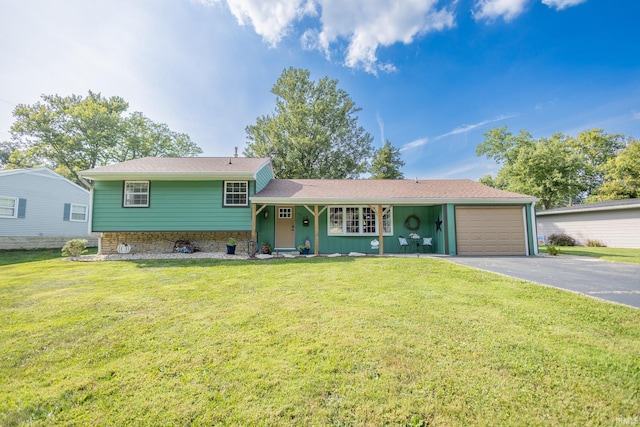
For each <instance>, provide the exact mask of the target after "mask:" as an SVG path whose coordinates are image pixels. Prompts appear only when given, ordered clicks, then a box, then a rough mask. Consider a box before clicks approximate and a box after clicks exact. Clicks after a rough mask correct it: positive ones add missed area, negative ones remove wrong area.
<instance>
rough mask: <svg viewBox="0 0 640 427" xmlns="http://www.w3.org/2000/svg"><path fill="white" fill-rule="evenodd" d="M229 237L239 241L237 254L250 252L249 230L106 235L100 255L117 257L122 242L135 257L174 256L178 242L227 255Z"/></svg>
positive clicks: (200, 249)
mask: <svg viewBox="0 0 640 427" xmlns="http://www.w3.org/2000/svg"><path fill="white" fill-rule="evenodd" d="M229 237H233V238H234V239H236V245H237V247H236V253H245V252H246V251H247V242H248V241H249V240H250V238H251V232H249V231H170V232H168V231H163V232H160V231H158V232H135V233H132V232H113V233H111V232H105V233H102V237H101V238H100V255H111V254H117V253H118V250H117V247H118V245H119V244H120V243H126V244H128V245H129V246H130V247H131V251H130V252H129V253H132V254H161V253H171V252H173V245H174V244H175V242H176V241H178V240H188V241H190V242H191V243H192V244H194V245H195V247H196V248H197V249H198V250H199V251H200V252H226V251H227V239H229Z"/></svg>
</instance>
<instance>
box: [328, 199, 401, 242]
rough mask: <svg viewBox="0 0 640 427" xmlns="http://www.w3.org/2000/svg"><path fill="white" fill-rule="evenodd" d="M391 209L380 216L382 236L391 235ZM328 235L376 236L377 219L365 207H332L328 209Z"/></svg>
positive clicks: (373, 213)
mask: <svg viewBox="0 0 640 427" xmlns="http://www.w3.org/2000/svg"><path fill="white" fill-rule="evenodd" d="M392 223H393V221H392V220H391V209H388V210H387V212H386V213H385V214H384V215H383V216H382V234H384V235H385V236H389V235H393V229H392V226H391V224H392ZM328 226H329V229H328V234H329V235H332V236H367V235H369V236H374V235H375V236H377V235H378V227H379V223H378V218H377V216H376V214H375V212H374V210H373V209H371V208H369V207H367V206H332V207H330V208H329V222H328Z"/></svg>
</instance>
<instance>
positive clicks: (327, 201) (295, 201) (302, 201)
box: [251, 196, 537, 206]
mask: <svg viewBox="0 0 640 427" xmlns="http://www.w3.org/2000/svg"><path fill="white" fill-rule="evenodd" d="M536 200H537V199H536V198H534V197H532V198H530V197H526V198H393V197H385V198H371V199H354V198H331V197H326V198H288V197H255V196H253V197H251V201H252V202H253V203H259V204H270V205H286V204H288V205H367V204H371V205H393V206H403V205H404V206H415V205H427V206H428V205H443V204H455V205H463V204H466V205H486V204H493V205H496V204H497V205H522V204H529V203H535V202H536Z"/></svg>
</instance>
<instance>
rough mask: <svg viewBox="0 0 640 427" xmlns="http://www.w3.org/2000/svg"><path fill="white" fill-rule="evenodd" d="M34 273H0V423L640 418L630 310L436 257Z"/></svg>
mask: <svg viewBox="0 0 640 427" xmlns="http://www.w3.org/2000/svg"><path fill="white" fill-rule="evenodd" d="M4 255H5V254H0V258H1V257H3V256H4ZM18 258H19V257H18ZM36 259H37V260H35V261H31V262H29V261H28V259H27V258H25V257H23V258H19V259H16V260H15V262H13V263H7V264H5V265H2V266H0V278H1V280H0V325H1V328H0V342H1V343H2V345H1V346H0V425H3V426H6V425H9V426H12V425H35V426H38V425H117V426H122V425H171V426H181V425H206V426H209V425H233V426H237V425H269V426H280V425H281V426H288V425H309V426H325V425H336V426H350V425H357V426H360V425H370V426H381V425H400V426H405V425H407V426H412V425H416V426H426V425H436V426H450V425H464V426H468V425H487V426H495V425H545V426H546V425H557V426H566V425H577V426H584V425H616V424H619V425H624V424H627V425H628V424H630V423H633V422H635V423H637V422H638V416H639V415H640V357H639V356H640V311H639V310H635V309H632V308H629V307H624V306H619V305H615V304H610V303H606V302H601V301H598V300H594V299H591V298H587V297H583V296H579V295H575V294H572V293H569V292H563V291H560V290H557V289H552V288H547V287H543V286H537V285H533V284H530V283H527V282H524V281H520V280H515V279H509V278H506V277H502V276H497V275H493V274H489V273H486V272H481V271H476V270H472V269H468V268H465V267H462V266H458V265H455V264H452V263H450V262H448V261H446V260H442V259H435V258H377V257H366V258H311V259H293V260H269V261H215V260H192V261H188V260H184V261H180V260H179V261H144V262H142V261H138V262H124V261H121V262H98V263H79V262H70V261H66V260H60V259H57V258H55V259H42V257H40V258H39V259H38V257H36Z"/></svg>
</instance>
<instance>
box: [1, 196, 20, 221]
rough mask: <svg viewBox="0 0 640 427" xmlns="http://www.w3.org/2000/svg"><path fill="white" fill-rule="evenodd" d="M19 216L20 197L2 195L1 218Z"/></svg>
mask: <svg viewBox="0 0 640 427" xmlns="http://www.w3.org/2000/svg"><path fill="white" fill-rule="evenodd" d="M17 217H18V198H17V197H6V196H0V218H17Z"/></svg>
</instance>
